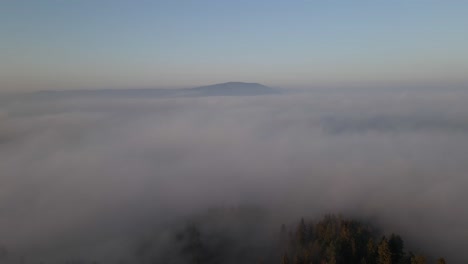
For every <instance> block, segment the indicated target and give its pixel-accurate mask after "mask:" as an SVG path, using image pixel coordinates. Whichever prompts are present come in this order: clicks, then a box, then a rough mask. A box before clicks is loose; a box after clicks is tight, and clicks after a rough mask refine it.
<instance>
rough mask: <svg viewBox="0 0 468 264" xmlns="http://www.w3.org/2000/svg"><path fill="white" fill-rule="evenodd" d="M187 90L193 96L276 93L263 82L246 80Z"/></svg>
mask: <svg viewBox="0 0 468 264" xmlns="http://www.w3.org/2000/svg"><path fill="white" fill-rule="evenodd" d="M187 90H188V91H190V92H193V93H194V94H193V95H194V96H227V95H231V96H232V95H235V96H244V95H263V94H275V93H277V91H276V90H275V89H273V88H270V87H268V86H265V85H263V84H260V83H247V82H225V83H218V84H212V85H206V86H200V87H195V88H191V89H187Z"/></svg>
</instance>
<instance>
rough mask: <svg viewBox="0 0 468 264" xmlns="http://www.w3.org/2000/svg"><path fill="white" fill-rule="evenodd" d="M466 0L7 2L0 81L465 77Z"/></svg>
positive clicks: (339, 82)
mask: <svg viewBox="0 0 468 264" xmlns="http://www.w3.org/2000/svg"><path fill="white" fill-rule="evenodd" d="M467 14H468V1H442V0H438V1H431V0H401V1H400V0H393V1H389V0H386V1H384V0H374V1H365V0H357V1H339V0H327V1H326V0H317V1H314V0H300V1H299V0H296V1H272V0H270V1H253V0H250V1H246V0H235V1H234V0H231V1H224V0H197V1H195V0H193V1H182V0H180V1H177V0H171V1H143V0H142V1H136V0H132V1H130V0H128V1H119V0H41V1H39V0H31V1H27V0H5V1H1V2H0V36H1V41H0V90H3V91H11V90H14V91H29V90H38V89H41V90H42V89H77V88H87V89H92V88H121V87H190V86H196V85H202V84H211V83H216V82H225V81H248V82H261V83H264V84H267V85H271V86H279V87H319V86H346V85H375V86H376V87H377V86H380V85H394V84H398V85H406V84H411V85H412V84H422V85H452V84H466V83H468V74H466V73H467V72H468V15H467Z"/></svg>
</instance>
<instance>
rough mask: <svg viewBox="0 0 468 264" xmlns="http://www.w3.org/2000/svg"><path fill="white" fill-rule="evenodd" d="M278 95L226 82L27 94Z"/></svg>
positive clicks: (258, 86) (46, 96)
mask: <svg viewBox="0 0 468 264" xmlns="http://www.w3.org/2000/svg"><path fill="white" fill-rule="evenodd" d="M275 93H279V91H278V90H275V89H273V88H270V87H268V86H265V85H262V84H259V83H244V82H227V83H219V84H213V85H207V86H200V87H195V88H186V89H151V88H135V89H96V90H84V89H83V90H63V91H51V90H45V91H39V92H34V93H31V94H29V95H30V96H32V97H33V98H41V99H60V98H71V97H113V98H115V97H125V98H129V97H134V98H135V97H136V98H141V97H146V98H148V97H201V96H253V95H265V94H275Z"/></svg>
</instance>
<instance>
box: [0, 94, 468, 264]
mask: <svg viewBox="0 0 468 264" xmlns="http://www.w3.org/2000/svg"><path fill="white" fill-rule="evenodd" d="M466 102H468V92H464V91H443V90H441V91H435V90H433V91H407V92H405V91H398V92H396V91H395V92H392V91H382V92H369V91H355V92H351V91H346V92H340V91H334V92H323V91H322V92H310V93H300V94H289V95H267V96H255V97H222V96H220V97H207V98H203V97H200V98H198V97H197V98H159V99H158V98H149V99H143V98H140V99H135V98H132V99H125V98H114V99H105V98H102V97H99V98H93V97H89V98H75V99H74V98H68V99H54V100H47V99H44V98H41V99H37V100H35V99H34V98H28V99H24V100H22V99H21V98H20V97H19V98H16V99H15V100H14V101H13V100H10V101H3V102H2V104H1V105H0V173H1V174H0V244H2V245H4V246H5V247H7V248H8V251H9V252H10V253H9V254H10V256H11V258H16V257H18V256H28V257H29V256H30V258H40V259H43V260H49V259H50V260H63V259H67V258H69V257H74V258H75V257H76V258H80V257H83V258H88V257H89V258H94V259H96V260H101V261H106V260H109V261H110V260H118V259H131V258H132V256H134V252H133V249H134V244H135V243H137V242H138V240H139V239H140V238H141V237H145V236H147V235H148V234H149V233H151V234H154V235H155V236H161V237H164V234H163V233H158V231H157V230H159V229H158V228H160V227H161V226H164V225H167V224H168V223H173V222H174V221H176V222H177V221H180V222H183V221H185V220H186V219H190V217H191V215H194V214H198V213H200V212H202V211H204V210H207V209H210V208H230V207H236V206H242V205H253V206H258V207H261V208H264V209H265V210H266V211H268V212H269V213H268V217H269V218H270V220H269V222H271V223H273V224H272V225H276V224H278V228H279V224H280V223H282V222H288V221H292V220H295V219H297V218H299V217H302V216H305V217H319V216H320V215H321V214H323V213H343V214H346V215H351V216H356V217H359V218H367V219H373V220H374V221H375V222H376V223H378V225H379V226H381V227H382V228H384V229H386V230H388V231H389V232H398V233H400V234H401V235H402V236H403V237H405V241H407V243H408V246H409V247H411V248H413V249H416V250H420V251H422V252H425V253H427V254H428V255H434V256H445V257H446V259H447V260H448V261H449V262H453V263H463V262H468V256H467V255H466V254H465V251H464V247H465V245H466V244H467V243H468V209H467V207H466V201H468V192H466V189H467V187H468V177H467V172H468V162H467V159H468V104H467V103H466Z"/></svg>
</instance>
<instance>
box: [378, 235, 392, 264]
mask: <svg viewBox="0 0 468 264" xmlns="http://www.w3.org/2000/svg"><path fill="white" fill-rule="evenodd" d="M377 251H378V263H379V264H392V253H391V251H390V247H389V245H388V240H387V238H386V237H383V238H382V241H380V244H379V247H378V249H377Z"/></svg>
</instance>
